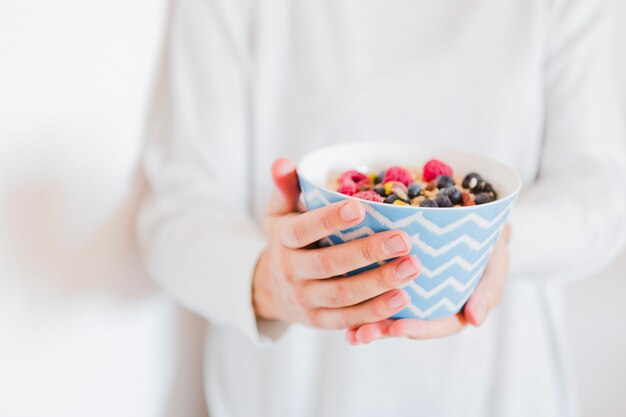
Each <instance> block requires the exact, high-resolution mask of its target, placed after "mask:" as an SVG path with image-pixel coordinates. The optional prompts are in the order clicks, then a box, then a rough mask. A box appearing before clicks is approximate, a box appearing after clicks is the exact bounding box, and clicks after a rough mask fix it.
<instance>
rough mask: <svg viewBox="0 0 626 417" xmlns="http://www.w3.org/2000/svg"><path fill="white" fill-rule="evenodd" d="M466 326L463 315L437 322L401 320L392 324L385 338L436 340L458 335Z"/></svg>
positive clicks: (437, 320)
mask: <svg viewBox="0 0 626 417" xmlns="http://www.w3.org/2000/svg"><path fill="white" fill-rule="evenodd" d="M466 324H467V321H466V320H465V316H464V315H463V313H458V314H455V315H454V316H450V317H445V318H442V319H436V320H417V319H400V320H396V321H394V322H393V323H391V325H390V326H389V328H388V332H387V334H385V336H390V337H406V338H409V339H416V340H423V339H436V338H440V337H446V336H450V335H453V334H455V333H458V332H460V331H461V330H463V328H464V327H465V325H466Z"/></svg>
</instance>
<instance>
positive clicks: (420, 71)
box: [139, 0, 626, 417]
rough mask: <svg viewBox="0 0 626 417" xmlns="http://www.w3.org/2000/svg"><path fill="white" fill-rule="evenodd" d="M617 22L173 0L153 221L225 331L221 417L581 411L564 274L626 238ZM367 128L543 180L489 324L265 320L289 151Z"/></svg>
mask: <svg viewBox="0 0 626 417" xmlns="http://www.w3.org/2000/svg"><path fill="white" fill-rule="evenodd" d="M606 13H607V10H606V7H605V2H604V1H602V0H571V1H567V0H473V1H461V0H438V1H428V2H426V1H417V0H386V1H382V0H361V1H356V0H179V1H174V2H173V7H172V9H171V15H170V21H169V30H168V35H167V39H166V53H165V55H164V60H163V63H162V72H161V76H160V78H159V82H158V88H157V91H156V94H155V101H154V107H153V113H152V116H151V118H150V128H149V132H148V136H149V138H148V139H149V140H148V144H147V147H146V152H145V161H144V162H145V163H144V168H145V172H146V175H147V178H148V180H149V183H150V186H151V190H152V192H151V194H150V196H149V198H148V199H147V201H146V202H145V204H144V206H143V209H142V212H141V215H140V219H139V232H140V237H141V242H142V247H143V250H144V254H145V258H146V262H147V265H148V268H149V270H150V272H151V274H152V275H153V277H154V279H155V280H157V281H158V282H159V283H160V284H161V285H162V287H163V288H164V290H165V291H167V292H168V293H169V294H171V295H172V297H174V298H175V299H177V300H178V301H179V302H180V303H181V304H182V305H184V306H186V307H188V308H190V309H191V310H193V311H195V312H197V313H199V314H200V315H202V316H203V317H205V318H206V319H207V321H208V323H209V324H208V333H207V340H206V362H205V369H206V390H205V391H206V395H207V401H208V406H209V410H210V414H211V416H212V417H257V416H258V417H283V416H285V417H287V416H289V417H309V416H310V417H367V416H377V417H378V416H394V417H413V416H429V417H431V416H436V417H446V416H455V417H456V416H463V417H473V416H494V417H512V416H520V417H521V416H524V417H531V416H532V417H541V416H546V417H555V416H573V415H575V414H576V406H575V398H574V393H573V385H572V382H571V378H570V377H571V370H570V368H569V365H568V363H567V362H568V360H567V349H566V347H565V346H564V342H565V339H566V338H565V336H564V334H563V326H562V325H561V323H560V320H561V318H562V317H561V308H562V299H561V298H562V292H563V289H562V283H563V282H565V281H567V280H571V279H576V278H580V277H584V276H586V275H588V274H589V273H591V272H592V271H595V270H597V269H598V268H600V267H602V266H603V265H604V264H606V263H607V262H608V261H609V260H610V258H611V257H612V256H613V255H614V254H615V253H616V251H617V250H618V249H619V246H620V244H621V242H620V240H621V239H620V236H623V235H624V229H625V222H624V218H623V213H624V205H625V201H624V193H625V187H624V184H625V182H626V173H625V166H626V162H625V161H624V157H625V155H626V150H625V144H624V138H625V134H624V132H625V130H624V126H623V124H622V115H623V113H622V112H623V109H622V108H621V107H620V106H621V103H620V102H619V100H618V96H617V88H616V84H615V81H614V80H615V74H613V73H612V68H613V67H612V65H611V63H610V61H609V58H610V54H608V53H607V52H608V51H609V49H608V46H609V44H608V42H607V39H605V38H604V35H605V33H606V24H605V23H606V22H605V16H606ZM361 140H376V141H380V142H381V143H382V142H384V141H386V140H404V141H424V142H437V143H440V144H445V145H448V146H453V147H458V148H465V149H469V150H472V151H474V152H478V153H482V154H484V155H488V156H490V157H493V158H496V159H498V160H500V161H502V162H504V163H506V164H509V165H511V166H513V167H514V168H516V169H517V170H518V171H519V173H520V174H521V176H522V177H523V180H524V184H525V189H524V191H523V194H522V196H521V198H520V200H519V202H518V204H517V206H516V208H515V210H514V214H513V216H512V219H511V223H512V227H513V236H512V242H511V250H512V268H511V274H510V278H509V281H508V284H507V290H506V293H505V297H504V299H503V301H502V304H501V305H500V307H498V308H497V309H496V310H495V311H494V312H493V313H492V314H491V315H490V317H489V318H488V321H487V323H486V324H485V325H484V326H483V327H482V328H480V329H474V328H468V329H466V330H465V331H464V332H462V333H461V334H459V335H456V336H452V337H449V338H445V339H440V340H433V341H411V340H398V339H395V340H384V341H379V342H376V343H373V344H371V345H368V346H359V347H350V346H348V345H347V344H346V343H345V341H344V336H343V332H341V331H321V330H316V329H311V328H308V327H304V326H300V325H291V326H286V325H282V324H281V323H276V322H268V321H262V320H259V321H257V320H256V319H255V315H254V312H253V309H252V306H251V280H252V271H253V268H254V266H255V262H256V259H257V257H258V255H259V253H260V251H261V250H262V248H263V246H264V237H263V234H262V228H261V223H262V219H263V211H264V206H265V203H266V201H267V199H268V197H269V194H270V191H271V180H270V174H269V168H270V165H271V163H272V161H273V160H274V159H275V158H277V157H279V156H287V157H290V158H292V159H294V160H296V161H297V160H298V159H299V158H300V157H302V156H303V155H304V154H306V153H307V152H309V151H311V150H313V149H316V148H318V147H321V146H324V145H327V144H330V143H336V142H342V141H361ZM398 152H402V149H398ZM479 168H480V167H477V170H479Z"/></svg>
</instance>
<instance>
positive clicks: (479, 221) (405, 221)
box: [305, 189, 513, 236]
mask: <svg viewBox="0 0 626 417" xmlns="http://www.w3.org/2000/svg"><path fill="white" fill-rule="evenodd" d="M305 198H306V201H314V200H315V199H318V200H320V201H321V202H322V203H324V204H325V205H328V204H330V201H328V199H327V198H326V197H324V195H323V194H322V193H321V192H320V191H319V190H318V189H312V190H311V191H309V192H307V193H306V194H305ZM512 207H513V203H511V204H509V205H508V206H507V207H506V208H505V209H504V210H502V212H501V213H500V214H498V216H496V218H495V219H493V220H487V219H485V218H484V217H481V216H479V215H478V214H476V213H470V214H468V215H467V216H465V217H463V218H461V219H459V220H457V221H456V222H454V223H451V224H449V225H447V226H444V227H441V226H438V225H436V224H435V223H433V222H431V221H430V220H428V219H426V218H425V217H424V213H422V212H419V213H415V214H412V215H410V216H407V217H405V218H402V219H400V220H397V221H392V220H389V219H388V218H387V217H385V216H384V215H382V214H380V213H379V212H378V211H377V210H376V209H374V208H373V207H371V206H370V205H367V204H366V205H365V211H366V212H367V213H368V214H369V215H370V216H372V217H373V218H375V219H376V220H377V221H378V222H379V223H380V224H382V225H384V226H386V227H388V228H389V229H403V228H405V227H407V226H408V225H410V224H413V223H419V224H420V225H421V226H422V227H424V228H425V229H426V230H428V231H429V232H431V233H434V234H436V235H438V236H442V235H445V234H446V233H450V232H452V231H454V230H456V229H458V228H459V227H461V226H463V225H465V224H466V223H470V222H474V223H475V224H476V225H477V226H478V227H480V228H482V229H489V228H491V227H492V226H494V225H495V224H497V223H498V222H499V221H500V220H502V218H503V217H505V216H506V215H507V214H508V212H509V210H510V209H511V208H512Z"/></svg>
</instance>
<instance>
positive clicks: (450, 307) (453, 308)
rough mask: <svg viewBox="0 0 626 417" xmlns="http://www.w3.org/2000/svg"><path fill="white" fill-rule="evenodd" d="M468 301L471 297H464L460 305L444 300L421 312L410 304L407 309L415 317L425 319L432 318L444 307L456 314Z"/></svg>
mask: <svg viewBox="0 0 626 417" xmlns="http://www.w3.org/2000/svg"><path fill="white" fill-rule="evenodd" d="M468 299H469V295H468V296H466V297H463V300H461V302H460V303H458V304H454V303H453V302H452V301H450V300H448V299H447V298H443V299H441V300H440V301H439V302H438V303H437V304H435V305H434V306H432V307H430V308H428V309H426V310H421V309H420V308H419V307H417V306H415V305H414V304H409V305H408V306H407V308H408V309H409V310H410V311H411V313H413V314H414V315H415V317H417V318H419V319H425V318H427V317H430V316H432V315H433V313H435V312H436V311H437V310H439V309H440V308H442V307H445V308H446V309H447V310H448V311H449V312H451V313H454V314H456V313H457V312H458V311H460V310H461V307H463V305H464V304H465V303H466V302H467V300H468Z"/></svg>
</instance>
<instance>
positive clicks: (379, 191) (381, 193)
mask: <svg viewBox="0 0 626 417" xmlns="http://www.w3.org/2000/svg"><path fill="white" fill-rule="evenodd" d="M374 191H376V193H377V194H378V195H379V196H381V197H386V196H387V193H386V192H385V187H383V186H382V185H380V184H376V186H375V187H374Z"/></svg>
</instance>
